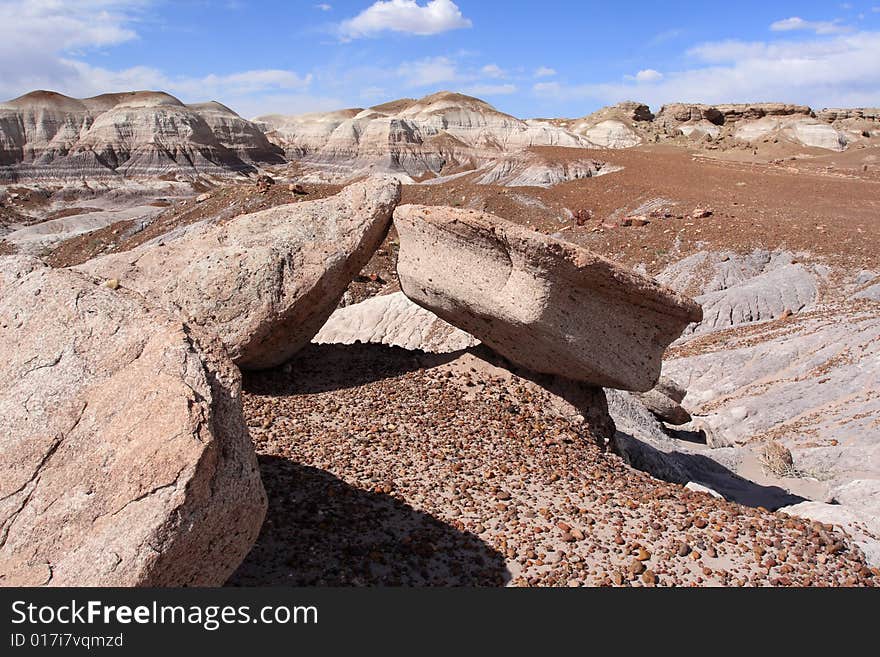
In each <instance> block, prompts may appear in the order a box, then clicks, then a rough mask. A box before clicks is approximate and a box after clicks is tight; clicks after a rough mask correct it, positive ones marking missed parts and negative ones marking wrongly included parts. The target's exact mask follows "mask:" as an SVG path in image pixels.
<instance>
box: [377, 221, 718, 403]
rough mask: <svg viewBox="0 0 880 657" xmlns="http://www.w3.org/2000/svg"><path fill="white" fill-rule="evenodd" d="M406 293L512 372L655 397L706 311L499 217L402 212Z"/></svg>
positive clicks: (400, 265)
mask: <svg viewBox="0 0 880 657" xmlns="http://www.w3.org/2000/svg"><path fill="white" fill-rule="evenodd" d="M394 224H395V227H396V228H397V231H398V233H399V235H400V255H399V259H398V265H397V272H398V276H399V278H400V284H401V287H402V289H403V292H404V293H405V294H406V295H407V296H408V297H409V298H410V299H412V300H413V301H415V302H416V303H418V304H419V305H421V306H423V307H425V308H427V309H428V310H430V311H431V312H433V313H435V314H436V315H438V316H439V317H440V318H442V319H444V320H446V321H447V322H449V323H450V324H453V325H454V326H457V327H459V328H461V329H462V330H465V331H467V332H468V333H470V334H471V335H473V336H474V337H476V338H477V339H479V340H481V341H483V342H484V343H485V344H486V345H488V346H489V347H491V348H492V349H494V350H496V351H497V352H499V353H500V354H502V355H503V356H505V357H506V358H508V359H510V360H511V361H513V362H514V363H516V364H518V365H520V366H522V367H525V368H528V369H530V370H532V371H534V372H540V373H546V374H555V375H559V376H563V377H567V378H569V379H573V380H578V381H583V382H586V383H590V384H592V385H596V386H603V387H606V388H620V389H623V390H635V391H639V392H646V391H648V390H650V389H651V388H653V387H654V385H655V384H656V383H657V379H658V377H659V376H660V365H661V357H662V355H663V351H664V350H665V348H666V347H667V346H668V345H669V344H670V343H671V342H672V341H673V340H675V339H676V338H677V337H678V336H679V335H681V332H682V330H683V329H684V328H685V327H686V326H687V325H688V324H689V323H691V322H696V321H700V319H701V317H702V313H701V311H700V307H699V306H698V305H697V304H696V303H694V302H693V301H691V300H690V299H687V298H686V297H683V296H680V295H678V294H676V293H675V292H673V291H672V290H669V289H667V288H664V287H662V286H661V285H659V284H658V283H656V282H655V281H653V280H651V279H648V278H645V277H643V276H640V275H638V274H635V273H634V272H631V271H628V270H626V269H624V268H622V267H619V266H617V265H615V264H614V263H612V262H610V261H609V260H606V259H604V258H601V257H600V256H597V255H595V254H593V253H591V252H590V251H587V250H586V249H583V248H581V247H578V246H575V245H574V244H569V243H567V242H563V241H560V240H557V239H554V238H552V237H548V236H546V235H542V234H539V233H535V232H533V231H531V230H528V229H526V228H523V227H521V226H518V225H516V224H513V223H510V222H508V221H505V220H503V219H500V218H498V217H495V216H493V215H490V214H484V213H478V212H476V211H473V210H456V209H453V208H438V207H424V206H412V205H408V206H401V207H399V208H397V210H396V211H395V213H394Z"/></svg>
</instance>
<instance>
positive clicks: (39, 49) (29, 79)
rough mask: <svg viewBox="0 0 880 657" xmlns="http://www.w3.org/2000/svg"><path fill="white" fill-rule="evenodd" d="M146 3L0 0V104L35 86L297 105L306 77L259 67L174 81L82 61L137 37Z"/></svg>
mask: <svg viewBox="0 0 880 657" xmlns="http://www.w3.org/2000/svg"><path fill="white" fill-rule="evenodd" d="M148 7H149V2H147V1H146V0H79V1H78V2H61V1H60V0H0V99H9V98H12V97H14V96H19V95H21V94H23V93H26V92H28V91H32V90H34V89H51V90H53V91H59V92H61V93H65V94H68V95H71V96H75V97H85V96H92V95H96V94H100V93H106V92H110V91H124V90H131V89H161V90H164V91H168V92H169V93H172V94H175V95H179V96H180V97H181V98H182V99H183V100H185V101H187V102H192V101H196V100H209V99H218V100H223V101H224V102H227V104H230V103H235V102H236V101H238V102H239V104H240V105H250V106H253V107H256V106H257V105H261V104H262V103H263V102H264V101H265V98H266V97H267V96H269V95H276V97H277V95H278V94H281V95H284V97H285V99H286V100H287V101H288V102H289V103H290V104H292V101H291V98H290V95H291V94H292V93H293V92H296V99H297V102H298V103H300V104H303V103H304V102H305V98H306V97H307V94H305V93H304V92H305V90H306V89H307V88H308V87H309V85H310V84H311V82H312V76H311V75H300V74H298V73H296V72H294V71H288V70H280V69H260V70H248V71H237V72H232V73H227V74H216V73H209V74H206V75H202V76H174V75H168V74H166V73H165V72H163V71H161V70H159V69H156V68H153V67H150V66H133V67H128V68H125V69H110V68H105V67H100V66H94V65H91V64H89V63H87V62H85V61H83V60H82V59H81V57H82V55H83V54H84V53H86V52H88V51H90V50H95V49H101V48H106V47H110V46H115V45H118V44H121V43H125V42H127V41H131V40H134V39H137V38H138V35H137V32H136V31H135V29H134V27H135V26H136V25H137V23H138V19H139V17H140V16H141V15H142V12H143V11H145V10H146V9H147V8H148Z"/></svg>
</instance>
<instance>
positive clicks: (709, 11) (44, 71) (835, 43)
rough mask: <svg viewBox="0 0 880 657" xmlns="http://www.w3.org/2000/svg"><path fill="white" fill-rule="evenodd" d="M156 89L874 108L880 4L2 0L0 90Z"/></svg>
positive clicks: (553, 111) (561, 106)
mask: <svg viewBox="0 0 880 657" xmlns="http://www.w3.org/2000/svg"><path fill="white" fill-rule="evenodd" d="M35 88H48V89H53V90H57V91H61V92H63V93H67V94H69V95H73V96H78V97H82V96H88V95H94V94H97V93H102V92H106V91H118V90H127V89H144V88H152V89H163V90H166V91H169V92H170V93H172V94H174V95H176V96H178V97H179V98H181V99H182V100H184V101H187V102H194V101H198V100H211V99H213V100H219V101H221V102H224V103H226V104H227V105H229V106H231V107H232V108H233V109H235V110H237V111H238V112H240V113H241V114H243V115H245V116H248V117H252V116H256V115H259V114H264V113H269V112H278V113H284V114H293V113H299V112H305V111H320V110H328V109H335V108H340V107H365V106H369V105H372V104H376V103H379V102H384V101H386V100H390V99H393V98H400V97H419V96H422V95H425V94H427V93H431V92H433V91H437V90H440V89H452V90H456V91H463V92H465V93H470V94H472V95H476V96H480V97H481V98H485V99H486V100H488V101H490V102H491V103H493V104H494V105H495V106H496V107H498V108H499V109H502V110H504V111H507V112H510V113H512V114H515V115H517V116H522V117H530V116H569V117H576V116H582V115H584V114H587V113H589V112H591V111H593V110H595V109H597V108H598V107H600V106H602V105H605V104H609V103H613V102H617V101H620V100H625V99H633V100H641V101H643V102H647V103H649V104H650V105H652V106H654V107H655V108H656V107H657V106H659V105H660V104H662V103H664V102H670V101H675V100H682V101H703V102H745V101H785V102H797V103H806V104H810V105H813V106H816V107H824V106H841V105H848V106H855V105H860V106H865V105H871V106H878V105H880V0H865V1H862V2H859V1H853V2H847V3H834V2H830V3H829V2H813V1H804V0H800V1H797V2H794V1H788V0H783V1H778V0H777V1H774V2H766V1H764V2H756V1H750V0H746V1H742V2H738V3H735V5H731V3H722V4H718V3H696V2H692V1H691V2H674V1H670V2H663V3H660V2H647V1H641V0H630V1H629V2H627V3H625V4H623V3H621V4H620V6H617V7H615V6H612V3H609V2H607V0H605V1H603V2H555V1H553V0H545V1H544V2H525V1H518V0H511V1H508V2H486V1H485V0H483V1H476V0H454V1H453V0H379V1H374V0H344V1H342V0H340V1H334V0H328V2H326V3H319V2H311V1H296V0H294V1H287V2H282V1H267V2H246V1H245V0H178V1H176V2H175V1H170V0H79V1H71V0H67V1H62V0H0V98H2V99H8V98H12V97H14V96H17V95H20V94H22V93H25V92H27V91H30V90H32V89H35Z"/></svg>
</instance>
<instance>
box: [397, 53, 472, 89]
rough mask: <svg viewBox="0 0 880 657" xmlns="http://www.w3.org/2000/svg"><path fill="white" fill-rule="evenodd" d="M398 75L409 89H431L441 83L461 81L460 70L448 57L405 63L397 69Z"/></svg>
mask: <svg viewBox="0 0 880 657" xmlns="http://www.w3.org/2000/svg"><path fill="white" fill-rule="evenodd" d="M397 75H398V76H399V77H401V78H403V80H404V84H405V85H406V86H408V87H429V86H432V85H435V84H438V83H441V82H456V81H458V80H459V77H460V76H459V73H458V69H457V67H456V65H455V62H453V61H452V60H451V59H449V58H448V57H428V58H425V59H420V60H417V61H414V62H404V63H403V64H401V65H400V66H399V67H398V68H397Z"/></svg>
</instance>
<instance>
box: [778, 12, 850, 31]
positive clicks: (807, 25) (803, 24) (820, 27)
mask: <svg viewBox="0 0 880 657" xmlns="http://www.w3.org/2000/svg"><path fill="white" fill-rule="evenodd" d="M770 29H771V30H773V31H774V32H794V31H796V30H806V31H809V32H815V33H816V34H841V33H843V32H850V31H852V28H850V27H847V26H846V25H842V24H841V23H840V21H805V20H804V19H803V18H800V17H799V16H792V17H791V18H785V19H783V20H781V21H776V22H775V23H773V24H772V25H770Z"/></svg>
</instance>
